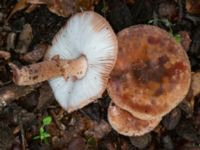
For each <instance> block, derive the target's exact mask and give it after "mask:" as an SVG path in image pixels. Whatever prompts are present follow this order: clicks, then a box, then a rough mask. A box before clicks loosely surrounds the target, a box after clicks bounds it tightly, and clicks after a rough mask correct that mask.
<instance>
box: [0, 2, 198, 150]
mask: <svg viewBox="0 0 200 150" xmlns="http://www.w3.org/2000/svg"><path fill="white" fill-rule="evenodd" d="M66 1H67V0H66ZM68 1H69V0H68ZM194 1H195V0H194ZM191 4H192V0H186V1H185V0H135V1H134V0H99V2H98V3H96V4H95V5H92V6H93V9H94V11H96V12H97V13H99V14H101V15H102V16H104V17H105V18H106V19H107V20H108V22H109V23H110V24H111V26H112V27H113V29H114V31H115V32H116V33H117V32H119V31H120V30H122V29H124V28H126V27H129V26H131V25H136V24H148V23H150V22H151V23H152V22H153V23H154V24H155V21H158V22H160V23H158V24H156V25H157V26H159V27H161V28H163V29H165V30H167V31H169V30H170V29H169V26H168V24H167V23H170V28H171V29H172V30H173V33H174V34H179V33H180V31H184V33H185V35H186V37H187V38H186V39H185V41H184V43H185V44H186V48H185V50H186V52H187V54H188V56H189V59H190V63H191V68H192V72H193V73H194V74H198V73H199V72H198V71H199V70H200V11H199V10H200V2H199V0H196V4H194V5H195V7H197V9H198V8H199V10H195V8H193V7H192V8H191V9H190V8H189V6H190V5H191ZM49 7H50V6H49ZM186 8H187V9H186ZM66 9H67V8H66ZM193 9H194V10H193ZM13 10H16V11H15V12H14V11H13ZM12 11H13V13H12V14H11V12H12ZM73 13H75V11H74V12H73ZM10 14H11V15H10ZM9 15H10V16H9ZM70 15H71V14H69V15H65V16H64V17H62V16H58V14H54V13H52V11H50V9H48V7H47V5H45V4H37V5H31V4H27V1H26V0H18V1H17V0H1V1H0V50H1V51H4V52H7V53H4V54H0V55H1V56H0V150H7V149H12V150H21V149H22V150H25V149H29V150H51V149H54V150H65V149H66V150H86V149H91V150H93V149H102V150H106V149H107V150H135V149H147V150H158V149H159V150H160V149H162V150H169V149H170V150H173V149H178V150H200V94H199V93H197V94H195V95H194V94H193V92H192V90H190V92H189V93H188V96H187V97H186V98H185V99H184V100H183V102H182V103H181V104H179V105H178V106H177V107H176V108H175V109H174V110H172V111H171V112H170V113H169V114H167V115H166V116H165V117H164V118H163V119H162V121H161V123H160V124H159V126H158V127H156V129H154V131H152V132H151V133H148V134H146V135H144V136H141V137H126V136H122V135H120V134H118V133H117V132H116V131H114V130H113V129H112V128H111V126H110V125H109V123H108V120H107V108H108V105H109V102H110V97H109V96H108V94H107V93H106V92H105V93H104V95H103V97H102V98H101V99H98V100H97V101H95V102H94V103H92V104H90V105H88V106H86V107H84V108H82V109H80V110H78V111H75V112H73V113H70V114H68V113H67V112H65V111H64V110H63V109H62V108H61V107H60V106H59V105H58V103H57V102H56V101H55V98H54V96H53V94H52V91H51V89H50V87H49V85H48V83H47V82H43V83H41V84H37V85H34V86H26V87H18V86H17V85H15V84H14V83H13V82H12V73H11V71H10V67H9V66H8V63H9V62H13V63H15V64H17V65H19V66H20V65H27V64H31V63H34V62H38V61H41V60H42V58H43V56H44V54H45V50H44V49H42V48H41V49H40V50H39V52H38V53H37V56H36V58H34V60H33V59H29V58H28V56H26V57H25V54H29V53H30V52H32V51H34V50H35V49H37V48H38V47H44V45H47V44H51V41H52V39H53V37H54V35H55V34H56V33H57V32H58V30H59V29H60V28H61V27H62V26H63V25H64V24H65V23H66V22H67V20H68V18H69V17H70ZM1 51H0V52H1ZM194 82H197V84H200V79H199V80H195V81H194ZM199 88H200V86H199ZM6 92H7V93H6ZM9 92H11V93H9ZM6 96H7V97H6ZM3 100H6V101H4V102H3ZM51 119H52V120H51ZM43 126H45V127H44V128H43ZM43 129H44V130H43ZM49 136H50V137H49Z"/></svg>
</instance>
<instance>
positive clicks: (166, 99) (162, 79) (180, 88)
mask: <svg viewBox="0 0 200 150" xmlns="http://www.w3.org/2000/svg"><path fill="white" fill-rule="evenodd" d="M118 46H119V51H118V59H117V62H116V64H115V67H114V69H113V71H112V73H111V77H110V80H109V83H108V92H109V95H110V96H111V98H112V99H113V101H114V103H115V104H116V105H118V106H119V107H120V108H122V109H124V110H127V111H128V112H130V113H131V114H132V115H134V116H135V117H137V118H140V119H143V120H148V119H150V120H151V119H153V118H155V117H162V116H163V115H165V114H166V113H168V112H169V111H170V110H171V109H173V108H174V107H175V106H176V105H177V104H179V103H180V102H181V101H182V100H183V98H184V97H185V96H186V94H187V92H188V90H189V86H190V80H191V70H190V63H189V60H188V57H187V55H186V53H185V51H184V50H183V48H182V46H181V45H180V44H179V43H177V42H176V41H175V39H174V38H173V37H172V36H171V35H170V34H169V33H168V32H166V31H164V30H163V29H160V28H158V27H156V26H150V25H136V26H132V27H129V28H127V29H124V30H122V31H121V32H119V33H118Z"/></svg>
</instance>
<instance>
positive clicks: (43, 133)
mask: <svg viewBox="0 0 200 150" xmlns="http://www.w3.org/2000/svg"><path fill="white" fill-rule="evenodd" d="M51 122H52V118H51V116H47V117H45V118H44V119H43V120H42V126H41V127H40V131H39V135H38V136H35V137H33V139H34V140H38V139H40V140H41V142H43V141H44V142H45V143H48V138H49V137H51V135H50V134H49V133H48V132H46V131H45V126H48V125H50V124H51Z"/></svg>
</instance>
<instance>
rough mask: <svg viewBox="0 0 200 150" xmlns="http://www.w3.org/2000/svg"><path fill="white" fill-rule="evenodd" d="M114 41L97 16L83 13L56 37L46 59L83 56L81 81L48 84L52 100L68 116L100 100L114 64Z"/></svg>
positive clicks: (62, 81) (107, 25) (116, 50)
mask: <svg viewBox="0 0 200 150" xmlns="http://www.w3.org/2000/svg"><path fill="white" fill-rule="evenodd" d="M117 52H118V43H117V37H116V35H115V33H114V32H113V30H112V28H111V26H110V25H109V23H108V22H107V21H106V20H105V19H104V18H103V17H102V16H100V15H99V14H97V13H95V12H92V11H86V12H83V13H78V14H76V15H74V16H72V17H71V18H70V19H69V20H68V22H67V24H66V25H65V26H64V27H63V28H62V29H61V30H60V31H59V32H58V33H57V34H56V36H55V37H54V39H53V42H52V46H51V47H50V48H49V50H48V52H47V54H46V58H47V59H51V58H53V57H54V56H55V55H59V56H60V58H61V59H68V60H72V59H76V58H78V57H80V56H82V55H83V56H85V57H86V60H87V64H88V66H87V71H86V74H85V76H84V77H83V78H82V79H79V80H76V81H75V80H74V79H73V77H69V79H68V80H65V79H64V78H63V77H58V78H53V79H51V80H49V83H50V86H51V88H52V89H53V93H54V95H55V98H56V100H57V101H58V102H59V104H60V105H61V106H62V107H63V108H64V109H65V110H66V111H68V112H72V111H74V110H76V109H79V108H82V107H83V106H85V105H87V104H89V103H90V102H92V101H94V100H95V99H97V98H99V97H101V96H102V94H103V92H104V90H105V88H106V86H107V82H108V77H109V75H110V72H111V70H112V69H113V67H114V64H115V62H116V58H117Z"/></svg>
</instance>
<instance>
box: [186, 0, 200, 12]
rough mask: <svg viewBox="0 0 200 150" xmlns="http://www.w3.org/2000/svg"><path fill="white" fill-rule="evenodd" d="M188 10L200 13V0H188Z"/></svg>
mask: <svg viewBox="0 0 200 150" xmlns="http://www.w3.org/2000/svg"><path fill="white" fill-rule="evenodd" d="M186 10H187V11H188V12H189V13H190V14H192V15H200V1H199V0H186Z"/></svg>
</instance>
